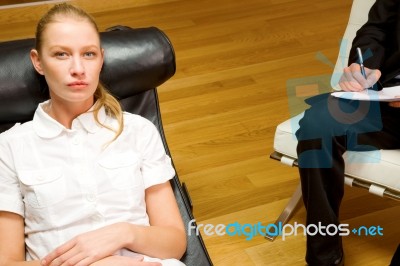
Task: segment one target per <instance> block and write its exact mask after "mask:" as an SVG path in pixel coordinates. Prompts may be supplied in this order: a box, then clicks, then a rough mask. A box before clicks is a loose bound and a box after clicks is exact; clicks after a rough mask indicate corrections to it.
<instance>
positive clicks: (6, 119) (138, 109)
mask: <svg viewBox="0 0 400 266" xmlns="http://www.w3.org/2000/svg"><path fill="white" fill-rule="evenodd" d="M101 39H102V45H103V47H104V49H105V50H106V52H105V62H104V66H103V69H102V73H101V77H100V79H101V81H102V82H103V84H105V85H106V87H107V88H108V89H109V90H110V91H111V93H112V94H114V95H115V96H116V97H117V98H118V99H119V100H120V102H121V104H122V106H123V109H124V110H126V111H128V112H131V113H135V114H139V115H141V116H143V117H146V118H147V119H149V120H150V121H152V122H153V123H154V124H155V125H156V126H157V128H158V129H159V131H160V133H161V137H162V139H163V142H164V146H165V148H166V150H167V153H168V154H169V150H168V146H167V142H166V140H165V135H164V132H163V126H162V122H161V116H160V109H159V104H158V98H157V90H156V87H157V86H159V85H161V84H162V83H164V82H165V81H166V80H168V79H169V78H170V77H172V76H173V75H174V74H175V70H176V66H175V55H174V51H173V48H172V45H171V43H170V41H169V39H168V38H167V37H166V36H165V34H164V33H163V32H161V31H160V30H159V29H157V28H154V27H152V28H143V29H130V28H127V27H122V26H117V27H113V28H111V29H110V30H109V31H107V32H102V33H101ZM33 47H34V39H25V40H16V41H10V42H4V43H0V132H3V131H5V130H7V129H9V128H10V127H11V126H13V125H14V124H15V123H17V122H20V123H23V122H25V121H28V120H31V119H32V117H33V114H34V111H35V110H36V107H37V105H38V104H39V103H40V102H42V101H44V100H46V99H48V92H47V88H46V87H47V85H46V82H45V80H44V78H43V77H42V76H40V75H38V74H37V73H36V71H35V70H34V68H33V67H32V64H31V61H30V59H29V51H30V49H31V48H33ZM171 184H172V187H173V190H174V193H175V196H176V200H177V202H178V205H179V208H180V211H181V214H182V217H183V220H184V223H185V225H186V226H187V225H188V222H189V221H190V220H191V219H193V215H192V211H191V202H190V199H189V197H188V194H187V193H186V192H185V190H184V189H183V188H184V187H183V186H182V185H181V183H180V181H179V178H178V176H177V175H176V176H175V178H174V179H172V180H171ZM181 261H182V262H184V263H185V264H186V265H188V266H196V265H198V266H207V265H212V262H211V260H210V257H209V255H208V253H207V250H206V248H205V245H204V243H203V240H202V238H201V236H196V234H195V230H194V229H192V231H191V232H190V234H188V247H187V251H186V253H185V255H184V256H183V257H182V259H181Z"/></svg>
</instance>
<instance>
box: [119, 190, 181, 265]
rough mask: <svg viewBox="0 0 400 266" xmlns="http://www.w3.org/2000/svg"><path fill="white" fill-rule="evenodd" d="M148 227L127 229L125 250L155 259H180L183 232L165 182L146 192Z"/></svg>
mask: <svg viewBox="0 0 400 266" xmlns="http://www.w3.org/2000/svg"><path fill="white" fill-rule="evenodd" d="M146 206H147V213H148V215H149V218H150V225H151V226H150V227H148V226H147V227H145V226H135V225H130V231H131V234H129V236H130V239H129V241H128V244H127V245H126V248H128V249H130V250H133V251H135V252H138V253H141V254H145V255H149V256H152V257H156V258H176V259H180V258H181V257H182V256H183V254H184V253H185V250H186V232H185V227H184V225H183V221H182V218H181V215H180V212H179V209H178V205H177V203H176V200H175V196H174V194H173V191H172V188H171V185H170V183H169V182H165V183H162V184H158V185H155V186H151V187H149V188H148V189H146Z"/></svg>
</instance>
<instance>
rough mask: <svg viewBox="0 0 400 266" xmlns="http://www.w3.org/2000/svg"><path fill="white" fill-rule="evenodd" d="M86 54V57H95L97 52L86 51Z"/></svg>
mask: <svg viewBox="0 0 400 266" xmlns="http://www.w3.org/2000/svg"><path fill="white" fill-rule="evenodd" d="M84 56H85V57H95V56H96V53H95V52H86V53H84Z"/></svg>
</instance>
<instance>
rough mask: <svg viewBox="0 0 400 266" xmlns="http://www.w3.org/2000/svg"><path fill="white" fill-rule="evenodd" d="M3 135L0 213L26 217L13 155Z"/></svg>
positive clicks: (0, 165)
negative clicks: (5, 212) (4, 212)
mask: <svg viewBox="0 0 400 266" xmlns="http://www.w3.org/2000/svg"><path fill="white" fill-rule="evenodd" d="M2 135H3V136H2ZM2 135H0V211H7V212H12V213H16V214H19V215H21V216H22V217H24V203H23V199H22V195H21V190H20V186H19V181H18V177H17V175H16V172H15V170H14V169H13V165H14V164H13V160H12V155H11V151H10V149H9V146H8V145H7V143H6V141H5V138H4V133H3V134H2Z"/></svg>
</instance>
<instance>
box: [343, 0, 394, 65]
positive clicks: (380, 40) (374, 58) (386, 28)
mask: <svg viewBox="0 0 400 266" xmlns="http://www.w3.org/2000/svg"><path fill="white" fill-rule="evenodd" d="M399 3H400V1H398V0H377V1H376V2H375V4H374V5H373V6H372V7H371V9H370V11H369V14H368V21H367V22H366V23H365V24H364V25H363V26H362V27H361V28H360V29H359V30H358V31H357V34H356V37H355V38H354V40H353V43H352V48H351V50H350V55H349V62H348V64H349V65H350V64H352V63H358V57H357V51H356V48H357V47H360V48H361V50H362V51H363V57H364V65H365V66H366V67H368V68H371V69H380V68H381V67H382V65H383V62H384V61H385V58H386V57H387V56H388V54H387V52H388V49H389V48H390V45H392V44H391V41H393V37H392V36H395V34H396V32H395V29H396V25H397V20H398V18H399V16H398V10H399V9H398V5H399ZM389 50H390V49H389Z"/></svg>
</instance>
